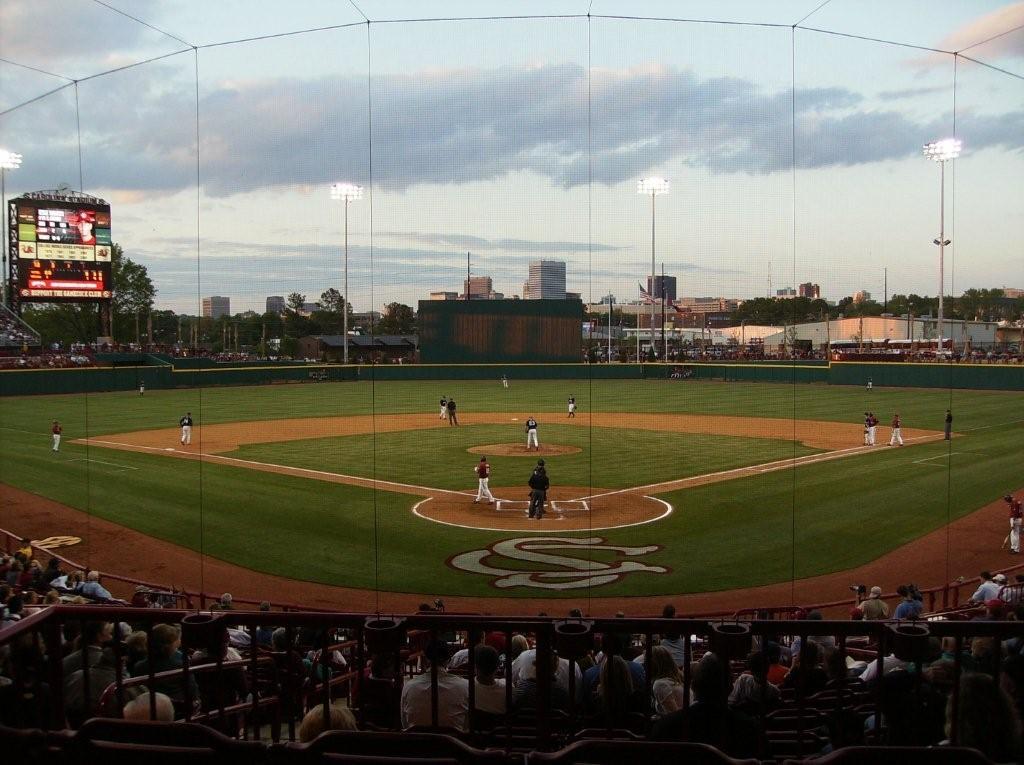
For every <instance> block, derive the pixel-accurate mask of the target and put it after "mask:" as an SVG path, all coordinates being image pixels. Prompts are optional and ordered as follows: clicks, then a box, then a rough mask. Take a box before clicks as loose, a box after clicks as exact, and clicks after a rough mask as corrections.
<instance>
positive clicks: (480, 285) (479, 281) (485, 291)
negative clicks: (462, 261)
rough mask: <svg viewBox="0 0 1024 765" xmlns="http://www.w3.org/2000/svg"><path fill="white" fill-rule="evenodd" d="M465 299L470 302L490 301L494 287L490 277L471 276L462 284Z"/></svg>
mask: <svg viewBox="0 0 1024 765" xmlns="http://www.w3.org/2000/svg"><path fill="white" fill-rule="evenodd" d="M462 287H463V291H462V294H463V296H464V297H466V298H468V299H469V300H490V299H491V293H493V292H494V287H493V285H492V283H491V277H489V276H471V277H469V278H468V279H466V280H464V281H463V283H462Z"/></svg>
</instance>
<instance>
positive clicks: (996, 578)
mask: <svg viewBox="0 0 1024 765" xmlns="http://www.w3.org/2000/svg"><path fill="white" fill-rule="evenodd" d="M992 581H993V582H999V583H1000V584H1002V583H1003V582H1005V581H1006V574H996V575H995V576H994V577H992Z"/></svg>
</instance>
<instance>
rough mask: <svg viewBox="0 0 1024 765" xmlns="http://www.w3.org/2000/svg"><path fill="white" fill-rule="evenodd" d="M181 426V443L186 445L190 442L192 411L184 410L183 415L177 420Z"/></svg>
mask: <svg viewBox="0 0 1024 765" xmlns="http://www.w3.org/2000/svg"><path fill="white" fill-rule="evenodd" d="M178 424H179V425H180V426H181V443H182V444H184V445H186V446H187V445H188V444H191V443H192V412H185V416H184V417H182V418H181V419H180V420H178Z"/></svg>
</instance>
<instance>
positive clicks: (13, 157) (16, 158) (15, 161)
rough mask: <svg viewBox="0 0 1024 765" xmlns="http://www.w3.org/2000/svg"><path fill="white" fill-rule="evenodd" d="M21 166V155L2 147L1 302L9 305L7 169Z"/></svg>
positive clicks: (0, 173)
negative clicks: (2, 225) (2, 238)
mask: <svg viewBox="0 0 1024 765" xmlns="http://www.w3.org/2000/svg"><path fill="white" fill-rule="evenodd" d="M19 167H21V155H20V154H15V153H14V152H13V151H7V149H0V214H2V215H3V216H4V227H3V235H4V241H3V258H2V259H0V263H2V265H0V268H2V269H3V270H2V271H0V303H2V304H3V305H5V306H6V305H7V287H8V285H7V250H8V248H9V247H10V242H9V241H8V239H7V171H8V170H17V169H18V168H19Z"/></svg>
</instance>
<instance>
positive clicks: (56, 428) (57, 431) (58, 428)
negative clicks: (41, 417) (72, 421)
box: [53, 424, 64, 436]
mask: <svg viewBox="0 0 1024 765" xmlns="http://www.w3.org/2000/svg"><path fill="white" fill-rule="evenodd" d="M63 430H64V429H63V428H62V427H61V426H60V425H56V424H55V425H54V426H53V435H55V436H59V435H60V434H61V433H62V432H63Z"/></svg>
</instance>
